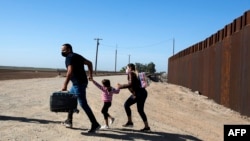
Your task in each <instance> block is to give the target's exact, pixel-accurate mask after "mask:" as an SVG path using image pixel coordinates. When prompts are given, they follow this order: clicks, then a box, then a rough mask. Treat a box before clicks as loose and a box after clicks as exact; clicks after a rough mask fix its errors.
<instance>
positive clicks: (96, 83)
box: [92, 79, 105, 91]
mask: <svg viewBox="0 0 250 141" xmlns="http://www.w3.org/2000/svg"><path fill="white" fill-rule="evenodd" d="M92 82H93V83H94V85H96V87H97V88H99V89H100V90H102V91H105V89H104V87H103V86H102V85H100V84H99V83H98V82H96V81H95V80H94V79H93V80H92Z"/></svg>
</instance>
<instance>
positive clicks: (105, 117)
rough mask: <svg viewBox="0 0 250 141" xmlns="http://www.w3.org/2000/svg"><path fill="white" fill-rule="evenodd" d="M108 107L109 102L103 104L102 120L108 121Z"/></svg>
mask: <svg viewBox="0 0 250 141" xmlns="http://www.w3.org/2000/svg"><path fill="white" fill-rule="evenodd" d="M110 106H111V102H104V105H103V107H102V114H103V116H104V119H108V117H109V113H108V110H109V107H110Z"/></svg>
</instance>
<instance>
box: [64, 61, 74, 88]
mask: <svg viewBox="0 0 250 141" xmlns="http://www.w3.org/2000/svg"><path fill="white" fill-rule="evenodd" d="M71 76H72V65H69V66H68V68H67V73H66V79H65V81H64V83H63V87H62V91H67V86H68V84H69V81H70V78H71Z"/></svg>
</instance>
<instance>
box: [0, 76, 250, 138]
mask: <svg viewBox="0 0 250 141" xmlns="http://www.w3.org/2000/svg"><path fill="white" fill-rule="evenodd" d="M103 78H108V79H110V80H111V83H112V85H113V86H115V85H116V83H126V82H127V80H126V76H125V75H117V76H99V77H97V76H95V77H94V79H95V80H96V81H98V82H100V81H101V80H102V79H103ZM63 81H64V78H63V77H57V76H56V77H51V78H33V79H18V80H0V103H1V104H0V141H87V140H88V141H110V140H134V141H142V140H143V141H144V140H147V141H186V140H187V141H199V140H204V141H223V127H224V125H225V124H250V118H249V117H245V116H241V115H240V114H239V113H237V112H235V111H232V110H230V109H228V108H226V107H224V106H221V105H218V104H216V103H215V102H213V101H212V100H210V99H208V98H207V97H205V96H202V95H199V94H196V93H194V92H192V91H190V90H189V89H188V88H185V87H181V86H178V85H173V84H169V83H166V82H164V83H162V82H152V83H151V84H150V86H149V87H148V88H147V91H148V98H147V100H146V103H145V112H146V114H147V116H148V122H149V125H150V127H151V130H152V131H151V132H149V133H144V132H139V129H141V128H142V127H143V123H142V120H141V118H140V116H139V114H138V113H137V109H136V105H134V106H132V113H133V114H132V115H133V122H134V127H133V128H124V127H122V124H124V123H125V122H126V120H127V119H126V114H125V110H124V108H123V104H124V102H125V100H126V99H127V98H128V97H129V95H130V94H129V92H128V90H126V89H124V90H121V92H120V93H119V94H118V95H114V97H113V103H112V106H111V108H110V110H109V113H110V114H111V115H112V116H114V117H115V122H114V124H112V125H111V126H110V129H108V130H100V131H98V132H97V133H95V134H89V133H87V130H88V129H89V128H90V122H89V120H88V118H87V116H86V114H85V113H84V111H83V110H82V109H81V108H80V107H79V106H78V108H79V110H80V113H79V114H75V115H74V120H73V129H68V128H65V127H64V126H62V125H61V121H63V120H65V119H66V113H54V112H51V111H50V106H49V98H50V95H51V94H52V93H53V92H55V91H59V90H60V89H61V87H62V84H63ZM100 94H101V91H100V90H99V89H97V88H96V87H95V86H94V85H93V84H92V82H90V83H89V85H88V88H87V100H88V103H89V105H90V106H91V108H92V110H93V113H94V114H95V116H96V118H97V120H98V121H99V123H100V124H104V119H103V115H102V113H101V108H102V106H103V103H102V101H101V96H100Z"/></svg>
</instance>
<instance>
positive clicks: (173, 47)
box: [173, 38, 174, 56]
mask: <svg viewBox="0 0 250 141" xmlns="http://www.w3.org/2000/svg"><path fill="white" fill-rule="evenodd" d="M173 56H174V38H173Z"/></svg>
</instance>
